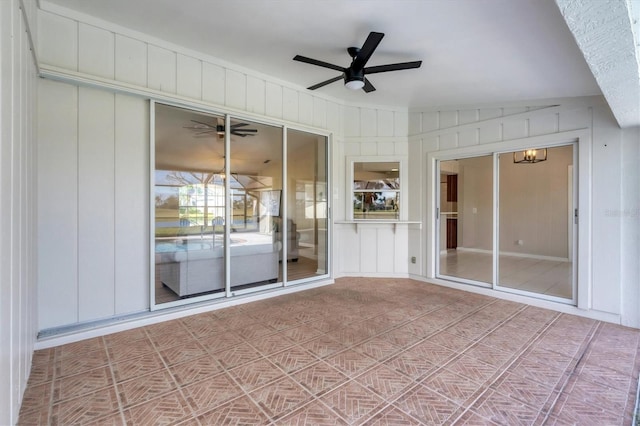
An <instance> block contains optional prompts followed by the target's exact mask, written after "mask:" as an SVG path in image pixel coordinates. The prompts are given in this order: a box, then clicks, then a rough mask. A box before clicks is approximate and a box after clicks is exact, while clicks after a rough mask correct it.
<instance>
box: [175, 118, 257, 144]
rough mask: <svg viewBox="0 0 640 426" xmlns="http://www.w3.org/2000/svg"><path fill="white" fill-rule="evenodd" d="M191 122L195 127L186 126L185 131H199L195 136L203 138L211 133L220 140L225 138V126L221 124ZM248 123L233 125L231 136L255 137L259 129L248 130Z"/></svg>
mask: <svg viewBox="0 0 640 426" xmlns="http://www.w3.org/2000/svg"><path fill="white" fill-rule="evenodd" d="M191 122H193V123H195V124H194V125H193V126H184V128H185V129H191V130H199V132H198V133H196V134H195V135H194V136H202V135H208V134H210V133H216V134H217V135H218V137H219V138H221V139H222V138H224V124H220V123H216V124H213V123H205V122H203V121H198V120H191ZM248 125H249V124H247V123H236V124H232V125H231V134H232V135H235V136H240V137H241V138H244V137H247V136H254V135H255V134H256V133H258V130H257V129H247V128H245V126H248Z"/></svg>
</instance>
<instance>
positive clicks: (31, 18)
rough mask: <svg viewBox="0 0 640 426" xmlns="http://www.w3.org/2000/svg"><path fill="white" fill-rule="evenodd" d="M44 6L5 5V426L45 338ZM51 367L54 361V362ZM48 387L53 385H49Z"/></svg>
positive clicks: (0, 170)
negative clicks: (41, 234)
mask: <svg viewBox="0 0 640 426" xmlns="http://www.w3.org/2000/svg"><path fill="white" fill-rule="evenodd" d="M35 14H36V2H35V1H19V0H3V1H0V28H2V36H1V37H0V140H1V141H2V143H1V145H0V348H1V349H0V351H1V354H2V355H1V356H0V424H2V425H12V424H16V422H17V421H18V414H19V411H20V403H21V401H22V395H23V393H24V390H25V389H26V386H27V380H28V379H29V373H30V371H31V361H32V356H33V347H34V343H35V340H36V332H37V311H36V300H37V295H36V291H37V288H36V285H37V276H36V269H37V266H36V260H37V258H36V238H37V237H36V236H37V229H36V226H35V225H36V208H37V199H36V192H37V191H36V164H35V158H36V133H35V131H36V126H35V122H36V121H35V120H36V80H37V78H36V75H37V69H36V62H35V60H34V57H33V55H32V51H31V44H30V37H32V36H33V37H35V34H34V33H33V32H32V29H33V27H34V23H35ZM46 361H48V360H46ZM45 380H46V377H45Z"/></svg>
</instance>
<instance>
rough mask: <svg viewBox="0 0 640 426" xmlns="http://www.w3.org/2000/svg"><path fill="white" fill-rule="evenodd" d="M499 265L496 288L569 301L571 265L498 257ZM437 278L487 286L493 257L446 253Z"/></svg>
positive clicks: (441, 259) (441, 257)
mask: <svg viewBox="0 0 640 426" xmlns="http://www.w3.org/2000/svg"><path fill="white" fill-rule="evenodd" d="M499 265H500V266H499V268H500V271H499V285H501V286H503V287H508V288H514V289H518V290H523V291H529V292H532V293H538V294H545V295H548V296H555V297H562V298H565V299H571V298H572V291H573V290H572V285H571V284H572V275H571V274H572V264H571V262H561V261H555V260H545V259H535V258H527V257H516V256H507V255H501V256H500V258H499ZM440 274H441V275H447V276H451V277H458V278H465V279H468V280H474V281H480V282H485V283H491V281H492V280H493V255H491V254H489V253H478V252H472V251H462V250H455V249H454V250H447V252H446V254H441V255H440Z"/></svg>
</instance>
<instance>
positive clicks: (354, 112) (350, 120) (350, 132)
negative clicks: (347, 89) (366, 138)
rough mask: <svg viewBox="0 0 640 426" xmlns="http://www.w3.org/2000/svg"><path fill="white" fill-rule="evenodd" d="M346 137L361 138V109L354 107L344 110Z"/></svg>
mask: <svg viewBox="0 0 640 426" xmlns="http://www.w3.org/2000/svg"><path fill="white" fill-rule="evenodd" d="M344 135H345V136H346V137H352V136H354V137H355V136H360V108H356V107H352V106H347V107H345V108H344Z"/></svg>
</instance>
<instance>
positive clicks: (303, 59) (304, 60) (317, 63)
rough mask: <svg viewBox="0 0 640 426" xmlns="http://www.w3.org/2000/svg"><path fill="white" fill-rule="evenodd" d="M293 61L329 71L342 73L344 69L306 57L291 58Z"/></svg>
mask: <svg viewBox="0 0 640 426" xmlns="http://www.w3.org/2000/svg"><path fill="white" fill-rule="evenodd" d="M293 60H294V61H299V62H304V63H307V64H311V65H317V66H319V67H324V68H329V69H332V70H336V71H340V72H344V67H341V66H339V65H334V64H330V63H328V62H323V61H319V60H317V59H311V58H307V57H306V56H300V55H296V56H294V57H293Z"/></svg>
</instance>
